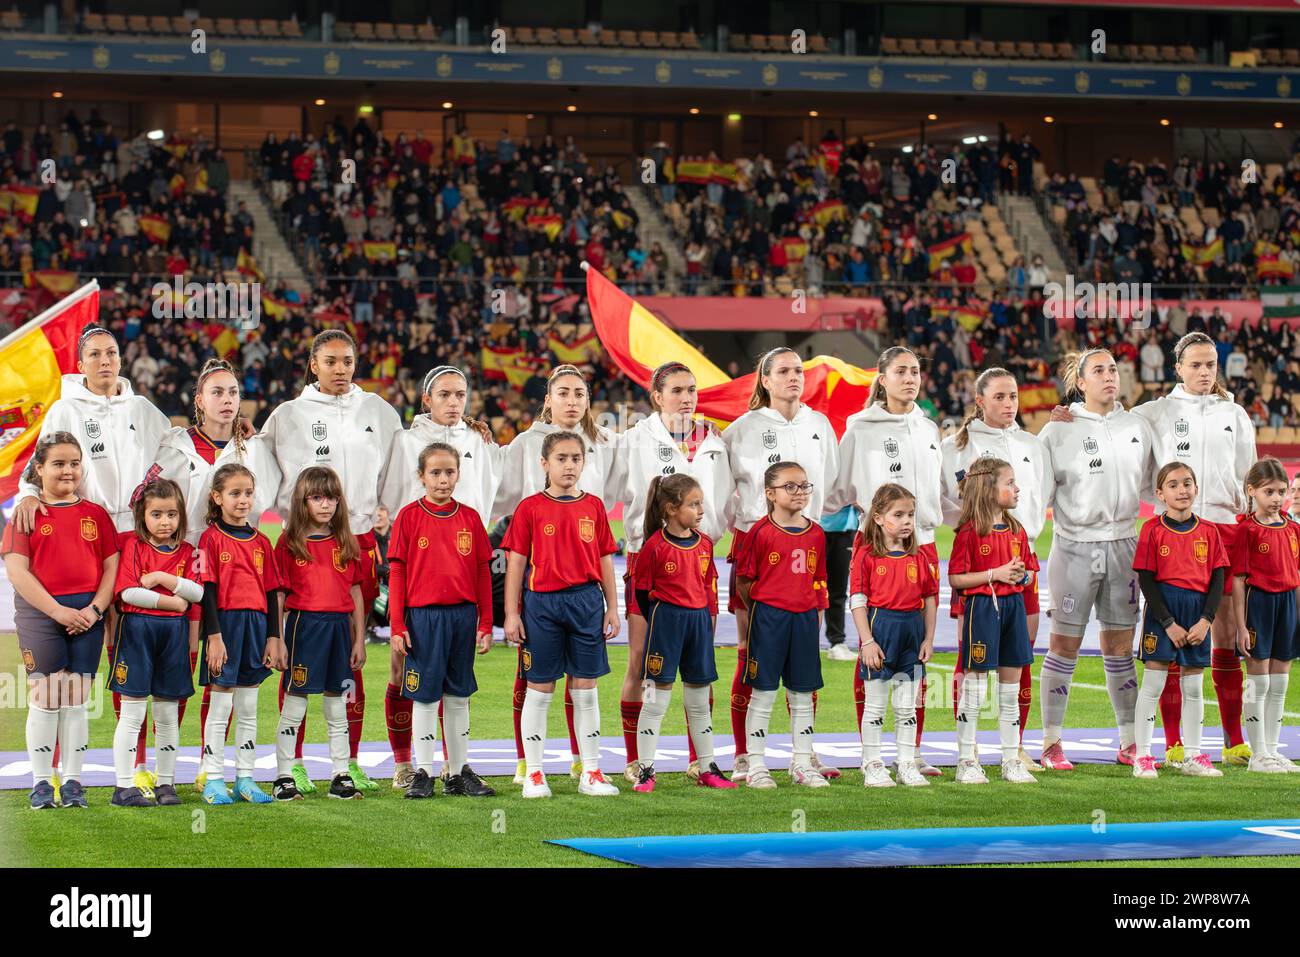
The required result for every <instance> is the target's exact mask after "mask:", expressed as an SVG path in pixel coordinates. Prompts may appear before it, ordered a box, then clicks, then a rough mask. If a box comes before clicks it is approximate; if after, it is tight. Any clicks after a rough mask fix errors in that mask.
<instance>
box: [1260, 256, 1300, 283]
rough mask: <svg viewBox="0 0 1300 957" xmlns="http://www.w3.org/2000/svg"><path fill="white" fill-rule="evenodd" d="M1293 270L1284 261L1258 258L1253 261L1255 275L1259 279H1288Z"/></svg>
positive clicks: (1272, 258)
mask: <svg viewBox="0 0 1300 957" xmlns="http://www.w3.org/2000/svg"><path fill="white" fill-rule="evenodd" d="M1293 272H1294V270H1292V268H1291V264H1290V263H1289V262H1287V261H1286V260H1285V259H1278V258H1277V257H1276V256H1260V257H1259V258H1258V259H1257V260H1255V275H1256V276H1257V277H1259V278H1260V279H1290V278H1291V276H1292V274H1293Z"/></svg>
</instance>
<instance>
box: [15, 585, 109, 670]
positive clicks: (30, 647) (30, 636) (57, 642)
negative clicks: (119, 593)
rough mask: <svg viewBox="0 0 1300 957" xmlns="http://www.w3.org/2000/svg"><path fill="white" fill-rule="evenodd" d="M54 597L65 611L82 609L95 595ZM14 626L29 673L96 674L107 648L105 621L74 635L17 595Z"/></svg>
mask: <svg viewBox="0 0 1300 957" xmlns="http://www.w3.org/2000/svg"><path fill="white" fill-rule="evenodd" d="M51 597H52V598H53V599H54V600H55V601H56V602H58V603H59V604H60V605H62V606H63V607H64V608H73V609H77V610H80V609H82V608H85V607H86V606H87V605H89V604H90V602H91V600H92V599H93V598H94V597H95V593H94V592H93V591H88V592H83V593H81V594H77V595H53V596H51ZM14 625H15V627H16V628H17V630H18V650H19V651H21V652H22V656H23V667H24V668H25V669H26V670H27V674H29V675H52V674H56V673H58V672H60V671H67V672H69V673H71V674H74V675H93V674H94V673H95V672H97V671H98V670H99V654H100V651H101V650H102V649H103V647H104V622H103V621H97V622H95V624H94V625H92V626H91V627H90V630H89V631H87V632H85V633H83V634H80V635H70V634H68V632H67V629H66V628H64V627H63V626H62V625H60V624H59V623H58V622H57V621H55V620H54V619H53V618H50V617H49V616H48V615H46V614H45V613H44V612H41V611H37V610H36V609H35V608H34V607H32V606H31V605H29V604H28V603H27V602H26V601H24V600H23V596H22V595H20V594H18V593H17V592H14Z"/></svg>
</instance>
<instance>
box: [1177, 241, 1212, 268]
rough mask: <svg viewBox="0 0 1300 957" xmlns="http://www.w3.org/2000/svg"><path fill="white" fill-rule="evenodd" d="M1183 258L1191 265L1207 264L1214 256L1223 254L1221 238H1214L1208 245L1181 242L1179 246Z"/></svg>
mask: <svg viewBox="0 0 1300 957" xmlns="http://www.w3.org/2000/svg"><path fill="white" fill-rule="evenodd" d="M1180 250H1181V252H1182V254H1183V258H1184V259H1185V260H1187V261H1188V262H1189V263H1191V264H1192V265H1193V266H1208V265H1210V263H1212V262H1214V260H1215V259H1216V258H1218V257H1219V256H1222V255H1223V240H1222V239H1216V240H1215V241H1214V242H1212V243H1210V244H1209V245H1208V246H1197V245H1195V244H1193V243H1183V244H1182V245H1181V246H1180Z"/></svg>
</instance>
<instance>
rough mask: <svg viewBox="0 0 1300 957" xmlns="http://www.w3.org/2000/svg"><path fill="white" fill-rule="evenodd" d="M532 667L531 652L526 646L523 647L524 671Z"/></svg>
mask: <svg viewBox="0 0 1300 957" xmlns="http://www.w3.org/2000/svg"><path fill="white" fill-rule="evenodd" d="M532 668H533V653H532V652H531V651H529V650H528V649H527V648H525V649H524V671H531V670H532Z"/></svg>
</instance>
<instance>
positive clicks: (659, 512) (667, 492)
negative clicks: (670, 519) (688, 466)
mask: <svg viewBox="0 0 1300 957" xmlns="http://www.w3.org/2000/svg"><path fill="white" fill-rule="evenodd" d="M699 487H700V483H699V482H697V481H696V480H695V479H694V478H692V477H691V476H689V475H687V474H686V473H685V472H674V473H673V474H672V475H667V476H664V475H656V476H655V477H654V478H653V479H651V480H650V487H649V488H648V489H646V495H645V522H644V524H643V527H642V529H641V531H642V536H643V537H642V541H645V540H646V539H648V538H649V537H650V536H651V535H653V534H654V533H655V532H657V531H659V530H660V529H661V528H663V527H664V525H666V524H667V516H666V513H667V511H668V508H669V507H672V508H678V507H679V506H680V505H681V504H682V502H684V501H686V496H687V495H689V494H690V493H691V492H692V491H693V490H694V489H697V488H699Z"/></svg>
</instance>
